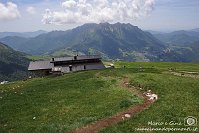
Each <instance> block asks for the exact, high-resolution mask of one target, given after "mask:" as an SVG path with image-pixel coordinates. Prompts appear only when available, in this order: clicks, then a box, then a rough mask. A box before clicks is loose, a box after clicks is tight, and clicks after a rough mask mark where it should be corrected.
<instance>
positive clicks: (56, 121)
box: [0, 62, 199, 133]
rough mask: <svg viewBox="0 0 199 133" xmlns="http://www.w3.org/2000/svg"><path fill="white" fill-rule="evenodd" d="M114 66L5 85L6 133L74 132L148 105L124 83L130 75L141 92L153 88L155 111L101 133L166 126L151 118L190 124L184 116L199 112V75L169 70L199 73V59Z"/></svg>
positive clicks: (1, 112)
mask: <svg viewBox="0 0 199 133" xmlns="http://www.w3.org/2000/svg"><path fill="white" fill-rule="evenodd" d="M114 64H115V66H116V68H115V69H104V70H94V71H84V72H78V73H70V74H65V75H64V76H58V77H54V76H49V77H45V78H35V79H29V80H27V81H17V82H13V83H9V84H6V85H0V132H2V133H4V132H5V133H7V132H13V133H18V132H19V133H27V132H28V133H29V132H33V133H35V132H37V133H44V132H47V133H57V132H60V133H62V132H70V131H73V130H74V129H76V128H79V127H82V126H85V125H87V124H89V123H92V122H96V121H98V120H100V119H102V118H106V117H110V116H113V115H114V114H116V113H117V112H121V111H124V110H126V109H127V108H129V107H133V106H135V105H137V104H140V103H142V102H143V99H142V98H139V97H137V96H135V95H132V94H130V93H129V92H128V91H127V90H125V89H124V88H121V86H119V83H120V82H121V81H122V79H123V77H125V76H128V77H129V80H130V85H132V86H135V87H137V88H143V89H142V90H140V89H139V91H143V92H144V91H147V90H149V89H150V90H152V91H153V92H154V93H156V94H158V97H159V98H158V100H157V101H156V102H155V103H154V104H153V105H152V106H151V107H150V108H149V109H147V110H144V111H143V112H140V113H138V114H136V115H135V116H134V117H132V118H130V119H128V120H125V121H122V122H120V123H118V124H116V125H113V126H110V127H108V128H105V129H102V130H101V131H100V132H102V133H132V132H135V133H137V132H144V131H136V128H144V127H146V128H147V127H154V128H155V127H164V125H158V126H151V125H149V124H148V122H150V121H153V122H170V121H174V122H176V123H179V122H182V124H183V125H172V126H171V125H167V126H166V127H179V128H181V127H185V126H184V118H186V117H187V116H194V117H198V116H199V79H198V78H191V77H183V76H174V75H171V74H169V73H164V72H167V71H169V70H170V69H171V68H175V71H177V72H180V71H187V72H190V71H191V72H192V71H193V72H199V64H198V63H164V62H162V63H134V62H132V63H131V62H116V63H114ZM124 66H125V68H124ZM196 127H198V126H196ZM145 132H146V131H145ZM151 132H154V133H156V132H160V131H151ZM175 132H178V131H175ZM179 132H180V131H179ZM163 133H164V132H163Z"/></svg>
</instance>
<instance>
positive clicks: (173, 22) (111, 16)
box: [0, 0, 199, 32]
mask: <svg viewBox="0 0 199 133" xmlns="http://www.w3.org/2000/svg"><path fill="white" fill-rule="evenodd" d="M198 12H199V0H0V32H28V31H37V30H46V31H52V30H68V29H71V28H74V27H77V26H79V25H83V24H85V23H103V22H109V23H116V22H121V23H131V24H132V25H136V26H138V27H139V28H141V29H143V30H154V31H161V32H171V31H175V30H189V29H194V28H199V13H198Z"/></svg>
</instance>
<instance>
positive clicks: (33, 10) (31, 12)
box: [26, 6, 36, 14]
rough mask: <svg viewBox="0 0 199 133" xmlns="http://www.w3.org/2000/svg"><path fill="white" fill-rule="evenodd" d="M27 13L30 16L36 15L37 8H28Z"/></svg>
mask: <svg viewBox="0 0 199 133" xmlns="http://www.w3.org/2000/svg"><path fill="white" fill-rule="evenodd" d="M26 11H27V12H28V13H29V14H35V13H36V10H35V8H34V7H32V6H29V7H27V9H26Z"/></svg>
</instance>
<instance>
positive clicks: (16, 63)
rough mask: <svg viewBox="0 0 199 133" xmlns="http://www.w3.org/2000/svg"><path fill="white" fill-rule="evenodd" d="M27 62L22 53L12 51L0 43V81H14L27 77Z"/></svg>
mask: <svg viewBox="0 0 199 133" xmlns="http://www.w3.org/2000/svg"><path fill="white" fill-rule="evenodd" d="M28 63H29V60H28V59H27V58H26V57H25V54H24V53H21V52H17V51H14V50H13V49H12V48H10V47H9V46H7V45H5V44H3V43H0V81H3V80H9V81H10V80H16V79H23V78H25V77H27V73H28V72H27V67H28Z"/></svg>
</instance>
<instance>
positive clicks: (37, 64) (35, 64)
mask: <svg viewBox="0 0 199 133" xmlns="http://www.w3.org/2000/svg"><path fill="white" fill-rule="evenodd" d="M53 67H54V65H53V63H51V62H50V61H31V62H30V64H29V67H28V70H29V71H31V70H48V69H52V68H53Z"/></svg>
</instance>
